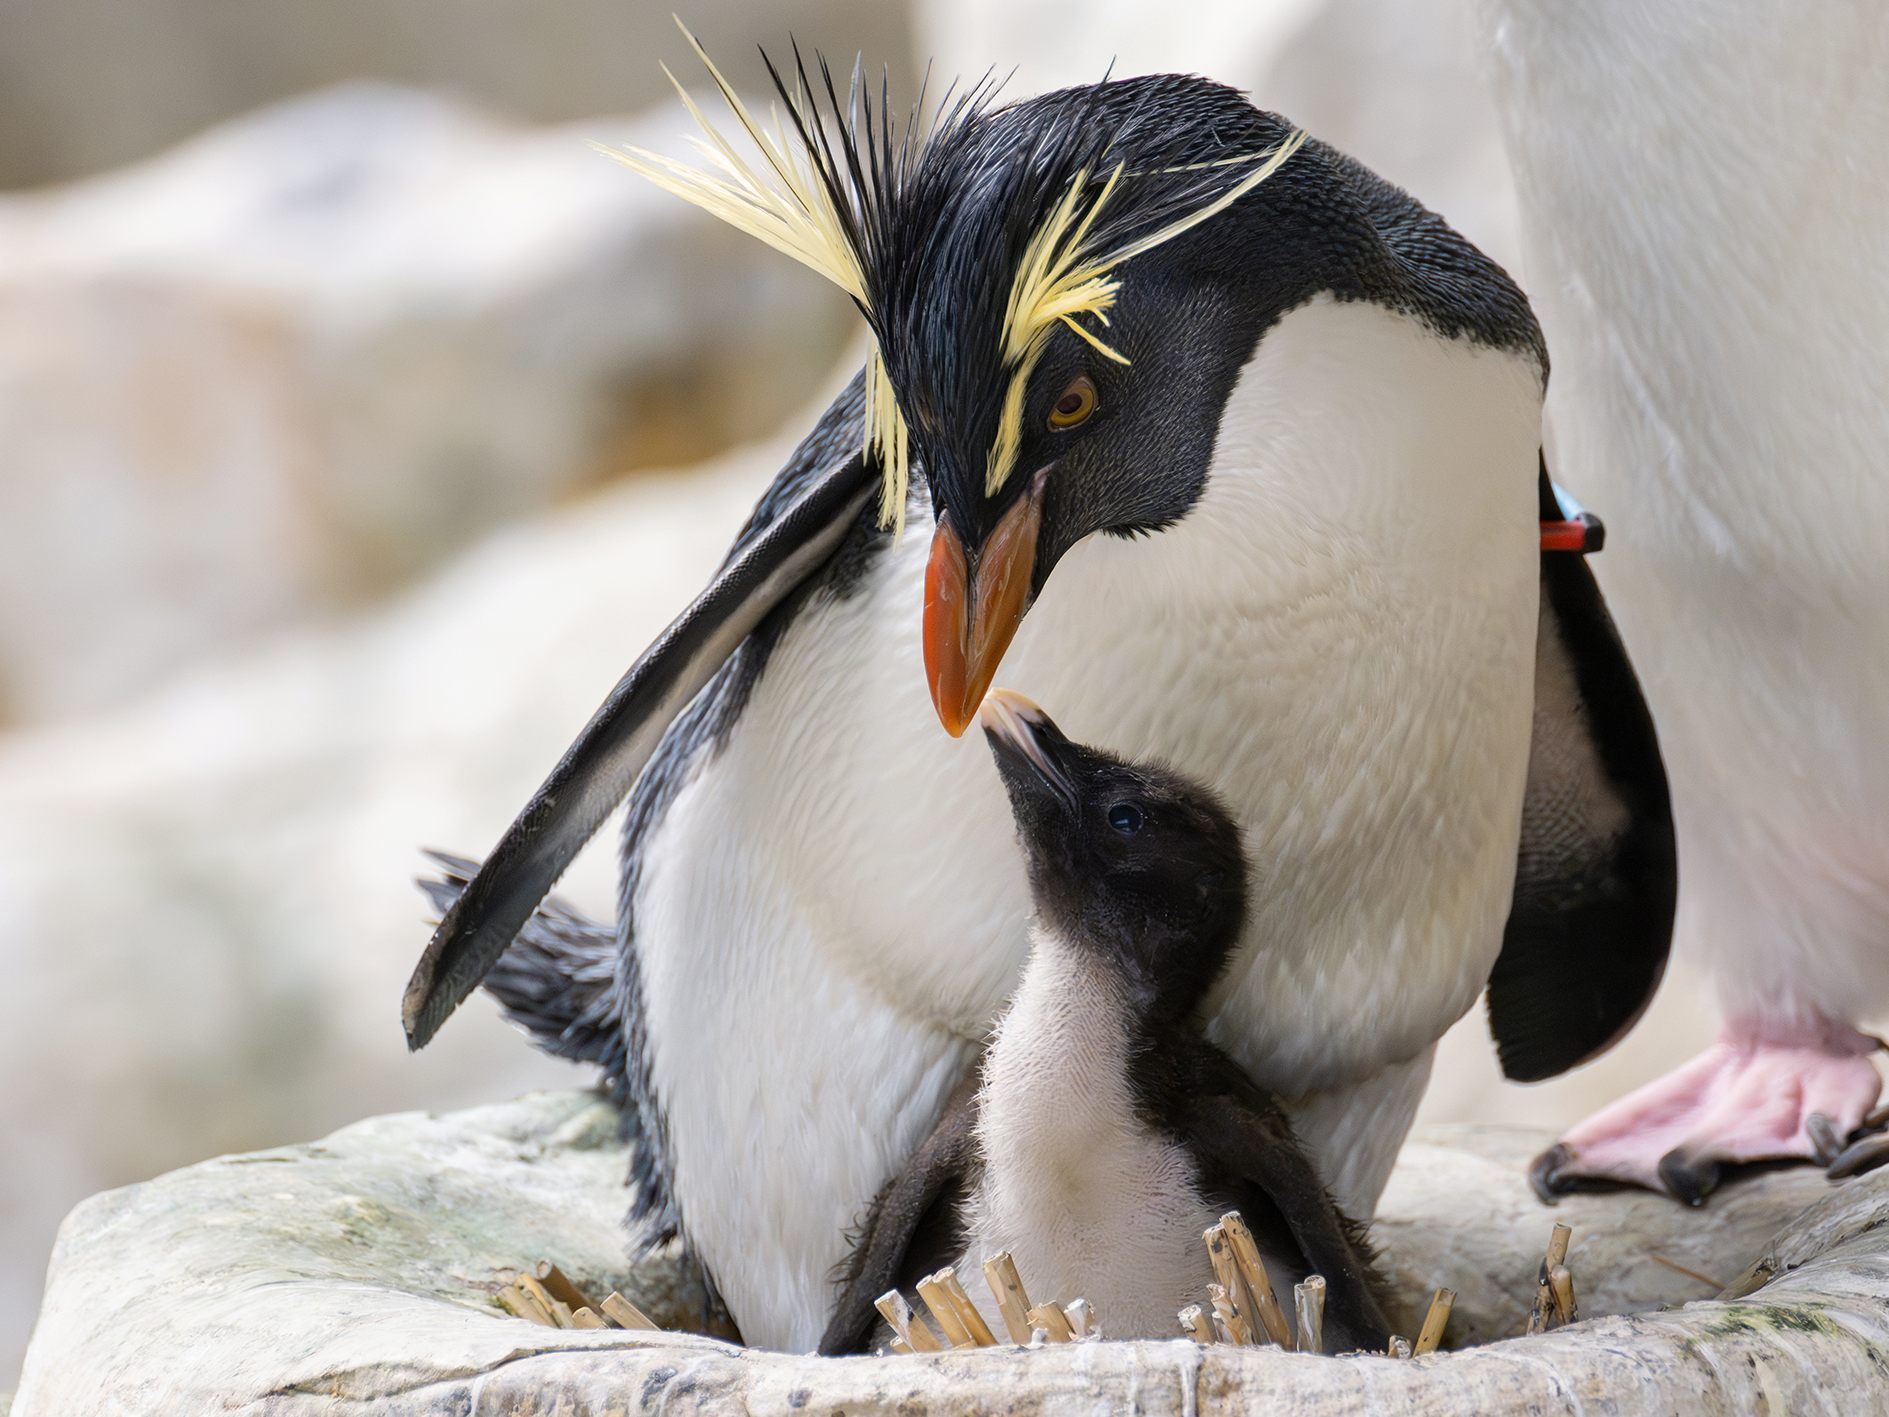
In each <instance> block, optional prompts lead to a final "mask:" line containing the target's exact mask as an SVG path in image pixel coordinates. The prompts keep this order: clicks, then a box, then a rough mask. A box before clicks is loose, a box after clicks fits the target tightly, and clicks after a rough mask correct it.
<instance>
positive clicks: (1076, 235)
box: [598, 19, 1305, 532]
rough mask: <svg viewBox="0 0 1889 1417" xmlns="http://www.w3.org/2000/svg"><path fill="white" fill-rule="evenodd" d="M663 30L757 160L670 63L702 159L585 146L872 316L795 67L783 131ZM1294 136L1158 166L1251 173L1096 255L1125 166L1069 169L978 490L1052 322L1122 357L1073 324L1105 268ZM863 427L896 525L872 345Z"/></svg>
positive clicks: (1014, 329)
mask: <svg viewBox="0 0 1889 1417" xmlns="http://www.w3.org/2000/svg"><path fill="white" fill-rule="evenodd" d="M676 26H677V28H678V29H680V30H681V31H682V35H683V38H684V39H686V40H687V41H688V44H689V47H690V49H692V50H693V51H694V52H695V56H696V58H697V59H699V60H701V61H702V65H703V67H704V68H706V69H707V70H708V73H709V77H710V78H712V79H713V80H714V83H715V87H716V89H717V90H718V91H719V92H720V94H721V97H722V100H723V101H724V102H725V103H726V104H727V105H728V109H729V111H730V112H731V113H732V114H733V115H734V117H735V120H736V122H738V123H739V124H740V126H741V128H742V130H743V132H744V133H745V134H746V136H747V138H748V140H749V141H750V142H751V143H752V144H753V146H754V148H755V149H756V150H757V151H758V153H759V155H760V161H759V162H758V163H757V162H755V161H753V160H751V159H749V158H747V157H744V156H743V155H742V152H741V151H740V150H739V149H738V148H736V146H735V145H734V144H733V143H731V142H730V141H729V140H728V139H727V138H726V137H725V136H724V135H723V134H722V133H721V132H720V130H718V129H717V128H716V127H715V125H714V124H713V123H711V122H710V121H709V119H708V117H707V115H706V114H704V113H703V112H702V110H701V108H700V107H699V106H697V104H696V103H695V101H694V100H693V99H691V98H690V97H689V94H688V91H687V90H686V89H684V88H683V86H682V84H681V83H680V81H678V80H677V79H676V77H675V75H674V74H672V73H670V72H669V69H668V66H667V65H665V66H664V67H663V72H664V73H665V74H666V75H668V77H669V81H670V83H672V84H674V85H675V89H676V92H677V94H679V95H680V96H681V99H682V104H683V107H684V108H686V109H687V110H688V113H689V116H690V117H691V118H692V119H693V120H694V121H695V124H696V126H697V128H698V129H699V130H700V135H699V136H697V137H694V138H691V139H690V142H691V143H692V145H693V146H694V147H695V149H696V150H697V151H698V152H699V153H701V154H702V156H703V157H704V158H705V159H706V162H707V165H706V166H704V167H691V166H690V165H689V164H688V163H685V162H680V161H678V160H676V159H675V158H670V157H665V156H663V155H662V154H660V153H654V152H650V151H648V150H647V149H644V148H636V147H631V148H621V149H619V148H609V147H603V146H601V145H598V151H600V152H602V153H604V154H606V155H607V156H609V157H611V158H614V159H615V160H616V161H618V162H620V163H622V164H623V165H624V166H625V167H628V168H629V169H630V170H631V171H633V172H635V173H638V174H639V175H640V176H642V177H644V178H646V179H648V180H649V181H650V182H652V183H654V184H655V185H656V186H658V187H660V188H662V189H663V190H664V191H666V192H670V193H672V194H674V195H675V196H678V197H680V198H682V199H683V200H684V201H686V202H690V203H692V204H693V205H695V206H698V207H700V208H702V210H704V211H706V212H708V213H709V214H710V215H712V216H715V217H717V218H719V219H720V220H722V221H725V222H727V223H728V224H729V225H730V226H733V227H735V228H737V229H738V230H741V231H745V232H747V233H748V234H749V235H751V236H753V237H755V238H756V239H757V240H759V241H763V242H765V243H766V244H767V245H769V246H772V247H773V248H774V249H775V250H777V251H779V252H781V253H782V254H783V255H786V256H789V257H792V258H793V259H794V260H796V261H798V262H800V264H801V265H803V266H806V267H808V268H809V269H811V270H814V271H817V272H819V274H821V275H822V276H824V277H826V279H827V280H829V281H831V282H832V283H833V284H834V285H836V286H838V287H839V288H840V289H841V290H843V291H845V292H846V294H847V295H848V296H850V297H851V298H852V300H853V301H854V303H855V304H856V305H858V307H859V309H860V310H861V311H862V312H863V313H864V314H865V315H866V317H867V319H868V321H871V320H873V319H874V318H875V312H874V310H873V309H872V304H871V300H870V298H869V293H868V291H867V286H866V273H865V271H864V270H863V269H862V268H861V265H860V258H859V254H858V252H857V251H856V250H855V249H854V247H853V243H852V242H851V241H850V240H849V239H848V237H847V219H846V218H847V214H845V213H842V212H841V211H840V210H839V209H838V208H837V207H836V206H835V204H834V196H833V192H832V190H831V189H830V188H829V186H828V184H827V181H826V180H825V178H824V177H823V175H822V173H821V172H820V171H819V170H818V168H817V167H816V165H815V163H814V160H813V159H812V157H811V156H810V155H809V153H808V152H807V144H806V142H805V141H804V140H803V139H804V135H805V134H806V133H810V132H813V131H814V130H815V129H816V128H817V127H818V124H819V117H818V115H817V114H816V113H815V111H814V107H813V103H812V101H811V98H810V96H809V95H808V94H807V91H806V87H805V81H804V75H803V81H802V85H801V87H800V88H799V90H798V91H797V92H795V93H791V94H790V93H788V91H787V90H786V89H785V88H784V87H783V89H782V93H783V94H784V95H786V97H787V102H788V103H789V105H790V106H791V107H792V109H793V117H794V120H795V124H796V131H794V132H790V131H789V129H788V125H787V122H786V120H785V119H783V118H782V117H780V115H779V114H778V112H777V113H776V114H775V118H774V125H773V128H772V130H771V131H770V130H769V129H768V128H766V127H764V126H763V125H762V124H761V123H760V122H759V121H758V120H757V119H756V118H755V117H754V115H753V114H752V113H750V112H749V111H748V108H747V106H746V105H745V104H743V103H742V101H741V99H740V97H739V96H738V95H737V94H736V93H735V91H734V88H733V86H732V85H730V84H729V82H728V80H727V79H726V78H724V77H723V75H722V72H721V70H719V69H718V68H716V67H715V63H714V61H713V60H711V59H710V58H709V57H708V53H707V51H706V50H704V49H703V48H702V46H701V44H700V43H699V42H698V41H697V40H696V38H695V36H694V35H693V34H690V33H689V30H688V27H687V26H686V25H684V24H683V23H682V21H681V20H680V19H677V20H676ZM1304 141H1305V134H1304V133H1303V132H1302V131H1299V130H1296V129H1295V130H1294V131H1293V132H1292V133H1291V134H1290V135H1289V136H1288V137H1287V138H1286V140H1285V141H1284V142H1283V143H1281V144H1280V145H1279V146H1278V147H1277V148H1275V149H1274V150H1273V151H1272V152H1271V153H1270V154H1265V155H1263V157H1264V160H1263V161H1261V156H1262V155H1259V154H1254V155H1251V156H1242V157H1234V158H1222V159H1216V160H1215V161H1213V162H1209V163H1196V164H1192V165H1191V167H1188V168H1174V169H1169V170H1171V171H1177V172H1178V171H1188V170H1192V169H1193V168H1205V167H1218V166H1225V165H1232V164H1238V163H1244V162H1258V163H1259V166H1258V167H1257V168H1255V170H1254V171H1253V172H1251V173H1249V174H1248V175H1247V176H1246V177H1244V178H1242V179H1241V180H1240V181H1239V182H1237V183H1235V184H1234V185H1233V186H1232V187H1230V188H1229V189H1228V190H1227V191H1225V192H1223V193H1222V194H1221V195H1220V196H1218V197H1217V198H1215V199H1214V200H1213V201H1211V202H1208V203H1206V204H1204V205H1202V206H1201V207H1200V208H1198V209H1197V210H1195V211H1193V212H1190V213H1188V214H1187V215H1186V216H1183V217H1180V218H1178V219H1177V220H1175V221H1172V222H1170V223H1168V224H1167V225H1166V226H1163V227H1161V228H1159V229H1158V230H1156V231H1154V232H1151V233H1150V234H1148V235H1146V236H1142V237H1139V238H1137V239H1136V240H1134V241H1131V242H1129V243H1127V244H1126V245H1123V246H1120V247H1117V248H1115V249H1113V250H1110V251H1106V252H1101V253H1097V252H1093V251H1090V250H1089V249H1087V247H1088V242H1089V235H1090V233H1091V231H1092V230H1093V229H1094V227H1095V224H1096V219H1097V218H1098V217H1099V216H1100V215H1101V213H1102V209H1103V208H1104V207H1105V206H1106V205H1107V204H1108V201H1109V198H1110V197H1111V196H1112V195H1113V194H1114V192H1115V190H1116V187H1117V185H1118V184H1119V183H1120V182H1121V181H1122V180H1123V178H1124V171H1123V168H1122V167H1120V166H1117V167H1116V168H1115V169H1114V171H1112V172H1111V173H1110V174H1109V175H1108V178H1107V179H1106V180H1105V181H1104V182H1103V183H1102V185H1101V187H1100V189H1099V190H1097V191H1096V192H1095V193H1094V195H1093V196H1091V195H1090V193H1089V182H1090V173H1089V172H1088V171H1087V170H1086V169H1085V170H1084V171H1082V172H1079V173H1077V174H1076V176H1075V179H1074V180H1073V181H1072V182H1071V183H1070V185H1069V190H1068V191H1067V192H1065V193H1064V194H1063V197H1062V199H1061V200H1060V201H1059V202H1058V203H1057V205H1056V206H1055V208H1054V209H1053V210H1052V211H1051V213H1050V215H1049V216H1048V218H1046V219H1045V220H1044V222H1043V223H1042V225H1041V226H1040V227H1039V228H1038V230H1037V231H1036V232H1035V233H1034V234H1033V235H1032V236H1031V238H1030V241H1029V243H1028V245H1027V246H1026V247H1025V249H1024V255H1023V259H1022V261H1021V262H1020V264H1019V266H1018V269H1017V272H1016V275H1015V277H1014V279H1013V280H1012V283H1011V288H1010V294H1009V299H1008V301H1007V303H1006V306H1005V311H1004V322H1003V329H1002V331H1001V333H1000V335H999V345H1000V350H1001V353H1002V357H1003V363H1004V366H1005V367H1006V368H1007V369H1009V370H1010V381H1009V383H1008V385H1007V386H1006V389H1005V394H1004V401H1003V405H1002V408H1001V410H1000V415H999V421H998V428H997V437H996V441H995V443H994V444H993V446H992V447H991V450H990V456H989V459H988V462H987V464H986V467H985V479H984V480H985V491H986V493H987V494H994V493H996V492H997V491H998V490H999V489H1000V488H1002V486H1003V485H1004V483H1005V482H1006V481H1007V480H1008V479H1009V477H1010V475H1011V474H1012V473H1013V472H1014V471H1015V469H1016V462H1017V454H1018V450H1019V448H1020V447H1021V446H1022V437H1023V401H1024V395H1025V393H1026V392H1027V390H1028V387H1029V382H1030V375H1031V374H1032V373H1033V372H1034V370H1035V368H1036V366H1037V363H1038V362H1039V361H1040V360H1041V358H1042V355H1043V351H1044V349H1045V348H1046V347H1047V346H1048V344H1049V339H1050V336H1051V335H1052V334H1054V333H1055V330H1056V328H1057V327H1058V326H1059V325H1060V326H1062V327H1064V328H1067V329H1069V330H1071V331H1073V332H1074V333H1075V334H1077V335H1078V336H1080V337H1081V338H1082V339H1083V340H1084V341H1086V342H1087V343H1088V344H1089V346H1090V347H1091V348H1092V349H1094V350H1095V351H1096V352H1097V353H1098V354H1100V355H1102V356H1103V357H1104V358H1107V359H1112V360H1114V361H1116V362H1117V363H1120V364H1126V363H1128V362H1129V361H1128V358H1127V356H1126V355H1124V354H1122V353H1121V352H1120V351H1119V350H1117V349H1115V348H1113V347H1112V346H1111V345H1109V344H1108V343H1107V342H1106V341H1104V340H1103V338H1102V337H1101V336H1100V335H1099V334H1098V333H1096V331H1095V330H1094V329H1091V328H1090V327H1089V326H1088V325H1086V324H1084V323H1082V322H1081V321H1080V320H1079V319H1078V317H1079V316H1080V317H1087V318H1088V319H1091V320H1093V321H1094V322H1095V323H1096V324H1097V325H1100V326H1102V327H1103V328H1107V326H1108V323H1109V320H1108V312H1109V309H1110V308H1111V307H1112V306H1113V305H1114V304H1115V297H1116V295H1117V294H1118V292H1119V291H1120V290H1121V281H1120V279H1119V278H1118V277H1117V276H1116V275H1115V274H1114V272H1115V270H1116V268H1117V267H1119V266H1120V265H1121V264H1122V263H1123V262H1125V261H1128V260H1131V259H1133V258H1134V257H1136V256H1139V255H1141V254H1143V253H1144V252H1147V251H1150V250H1153V249H1154V248H1155V247H1156V246H1159V245H1161V244H1162V243H1163V242H1166V241H1170V240H1172V239H1173V238H1174V237H1176V236H1179V235H1180V234H1181V233H1182V232H1184V231H1187V230H1190V229H1191V228H1193V227H1195V226H1198V225H1199V224H1200V223H1201V222H1203V221H1206V220H1207V219H1208V218H1209V217H1212V216H1214V215H1216V214H1217V213H1219V212H1221V211H1224V210H1225V209H1226V208H1227V207H1229V206H1231V205H1232V204H1233V203H1234V202H1237V201H1238V200H1239V199H1240V198H1241V197H1243V196H1245V195H1246V194H1247V193H1248V192H1250V191H1252V189H1253V188H1255V187H1257V186H1258V185H1259V184H1260V183H1261V182H1263V181H1265V180H1266V179H1267V178H1268V177H1270V176H1271V175H1272V174H1273V173H1274V172H1276V171H1278V169H1279V167H1280V165H1281V164H1282V163H1284V162H1285V161H1286V159H1287V158H1289V157H1291V156H1292V154H1293V153H1294V152H1296V151H1297V150H1298V148H1299V146H1300V144H1302V143H1303V142H1304ZM864 422H865V448H866V451H867V452H868V453H869V454H872V455H875V456H876V457H877V459H878V461H879V465H880V467H881V469H882V470H883V473H884V485H883V487H882V489H881V492H880V499H879V521H880V525H882V526H889V527H892V528H894V529H895V531H897V532H902V531H903V530H904V524H905V501H906V493H907V489H908V484H909V481H910V471H909V469H910V457H911V434H910V431H909V429H908V428H907V426H906V423H905V417H904V414H903V413H902V411H901V410H900V408H899V404H898V399H897V397H896V395H895V394H894V392H893V388H892V381H891V379H890V377H889V376H888V375H887V373H886V368H885V359H884V356H883V353H882V352H881V351H880V350H879V349H878V348H877V346H876V345H875V347H874V348H873V350H872V353H871V354H870V356H869V357H868V359H867V361H866V375H865V418H864Z"/></svg>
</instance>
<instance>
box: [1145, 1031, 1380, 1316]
mask: <svg viewBox="0 0 1889 1417" xmlns="http://www.w3.org/2000/svg"><path fill="white" fill-rule="evenodd" d="M1208 1047H1209V1045H1206V1044H1202V1045H1201V1048H1202V1049H1203V1051H1205V1050H1207V1049H1208ZM1214 1053H1215V1059H1216V1061H1215V1063H1214V1064H1210V1068H1211V1071H1207V1072H1200V1073H1196V1076H1199V1077H1202V1078H1203V1079H1204V1080H1205V1081H1206V1083H1207V1085H1206V1086H1205V1087H1203V1088H1202V1089H1201V1091H1200V1092H1199V1093H1198V1094H1196V1095H1195V1096H1192V1097H1189V1098H1188V1099H1187V1100H1186V1101H1185V1102H1184V1103H1183V1109H1182V1120H1181V1133H1182V1137H1183V1140H1184V1141H1185V1142H1186V1144H1187V1146H1188V1149H1189V1150H1190V1151H1191V1152H1192V1153H1193V1155H1194V1158H1195V1162H1196V1164H1197V1165H1198V1166H1199V1167H1200V1171H1201V1179H1202V1181H1203V1183H1204V1184H1205V1185H1206V1186H1207V1187H1208V1188H1209V1190H1210V1191H1211V1192H1213V1193H1214V1194H1217V1195H1224V1196H1229V1197H1231V1198H1232V1202H1233V1204H1234V1206H1236V1207H1237V1208H1238V1210H1239V1212H1240V1215H1241V1218H1242V1219H1244V1220H1245V1221H1246V1223H1247V1226H1248V1227H1249V1228H1250V1229H1251V1230H1252V1232H1253V1235H1254V1237H1255V1238H1256V1239H1257V1240H1258V1241H1259V1243H1260V1248H1261V1249H1262V1250H1269V1251H1272V1252H1274V1253H1281V1252H1283V1253H1285V1254H1292V1253H1295V1252H1296V1253H1297V1254H1298V1255H1299V1256H1300V1257H1301V1260H1302V1262H1303V1264H1304V1267H1305V1270H1306V1272H1307V1273H1310V1274H1318V1275H1323V1276H1324V1279H1325V1347H1326V1349H1327V1351H1329V1352H1334V1353H1336V1352H1346V1351H1349V1350H1352V1349H1356V1348H1364V1349H1369V1350H1371V1351H1374V1352H1381V1351H1382V1350H1383V1348H1384V1343H1385V1340H1386V1339H1387V1338H1388V1337H1389V1335H1390V1321H1389V1320H1388V1319H1386V1318H1385V1317H1384V1305H1383V1300H1382V1298H1381V1297H1380V1296H1381V1295H1382V1293H1383V1292H1384V1281H1383V1278H1382V1276H1381V1275H1379V1274H1378V1272H1377V1268H1376V1265H1375V1263H1374V1261H1373V1257H1372V1254H1371V1248H1370V1245H1369V1243H1368V1242H1367V1241H1366V1239H1365V1235H1364V1228H1363V1227H1362V1226H1360V1225H1358V1224H1357V1223H1356V1222H1354V1221H1353V1220H1352V1219H1351V1218H1350V1217H1349V1216H1347V1215H1346V1214H1345V1213H1344V1212H1343V1211H1341V1210H1339V1208H1338V1204H1337V1202H1336V1201H1334V1200H1333V1199H1332V1198H1331V1193H1330V1192H1329V1191H1327V1190H1326V1189H1325V1183H1324V1181H1323V1180H1322V1179H1321V1178H1320V1177H1319V1174H1318V1171H1317V1169H1316V1168H1315V1167H1314V1166H1313V1165H1312V1162H1311V1159H1310V1158H1309V1157H1308V1156H1307V1155H1306V1154H1305V1149H1304V1148H1303V1147H1302V1146H1300V1145H1299V1140H1298V1138H1297V1137H1296V1136H1295V1135H1294V1134H1293V1131H1292V1128H1291V1124H1290V1123H1289V1122H1287V1120H1286V1118H1285V1115H1284V1113H1282V1112H1281V1111H1280V1110H1279V1106H1278V1104H1277V1103H1276V1102H1274V1101H1273V1100H1272V1099H1271V1098H1270V1097H1268V1096H1267V1095H1266V1094H1265V1093H1262V1092H1261V1091H1260V1090H1259V1089H1258V1088H1257V1087H1255V1086H1253V1084H1252V1083H1251V1082H1249V1081H1248V1080H1247V1078H1246V1076H1245V1074H1243V1073H1241V1072H1240V1071H1239V1069H1238V1067H1237V1066H1236V1065H1235V1064H1234V1063H1233V1061H1232V1060H1231V1059H1229V1058H1226V1057H1225V1056H1224V1055H1219V1054H1218V1053H1217V1050H1214Z"/></svg>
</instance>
